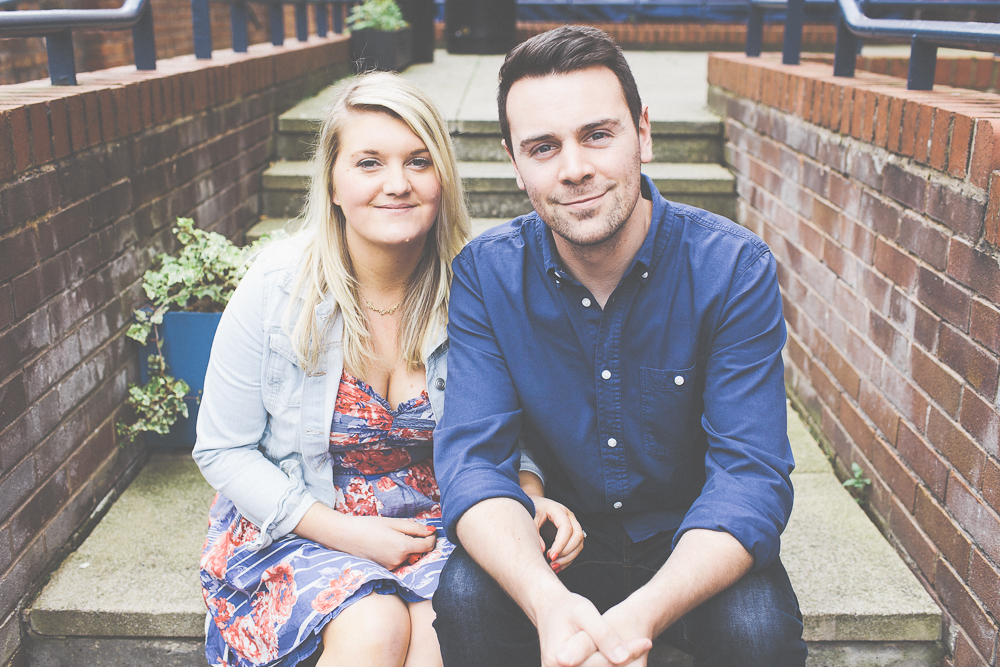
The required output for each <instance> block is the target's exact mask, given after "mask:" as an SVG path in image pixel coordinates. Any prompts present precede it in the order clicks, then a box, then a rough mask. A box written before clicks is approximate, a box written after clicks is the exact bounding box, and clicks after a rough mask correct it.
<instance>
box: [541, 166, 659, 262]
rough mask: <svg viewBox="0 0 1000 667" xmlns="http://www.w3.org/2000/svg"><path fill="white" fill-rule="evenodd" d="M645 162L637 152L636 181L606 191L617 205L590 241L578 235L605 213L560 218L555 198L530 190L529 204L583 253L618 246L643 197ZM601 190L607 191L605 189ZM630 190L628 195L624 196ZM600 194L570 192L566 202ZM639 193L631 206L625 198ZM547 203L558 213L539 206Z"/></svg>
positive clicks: (592, 191)
mask: <svg viewBox="0 0 1000 667" xmlns="http://www.w3.org/2000/svg"><path fill="white" fill-rule="evenodd" d="M641 165H642V162H641V160H640V159H639V153H638V152H636V154H635V159H634V161H633V167H634V171H633V172H632V173H634V174H635V178H634V179H630V180H628V181H626V182H625V183H624V184H619V183H614V184H613V186H612V187H611V188H610V189H609V190H607V191H606V195H605V196H607V195H611V196H612V197H613V199H614V204H613V205H612V206H611V208H610V209H609V210H608V211H607V212H606V213H603V217H604V218H605V220H604V223H605V224H603V225H602V226H601V227H599V228H598V230H597V231H596V233H592V234H591V235H590V236H589V237H585V238H581V237H580V236H579V235H578V234H576V233H575V232H576V231H578V228H579V226H580V223H583V222H586V221H588V220H591V219H593V218H594V217H596V216H598V215H601V214H602V209H597V210H594V211H586V212H584V213H583V214H582V215H578V216H573V215H560V214H559V213H558V212H557V211H558V208H559V203H558V200H556V199H555V198H554V197H553V196H551V195H549V196H544V197H541V196H540V193H538V192H536V191H533V190H531V189H530V188H526V192H527V195H528V200H529V201H531V205H532V206H533V207H534V209H535V211H536V212H538V215H539V217H540V218H542V221H543V222H544V223H545V224H546V225H547V226H548V227H549V229H551V230H552V233H553V234H556V235H558V236H559V237H560V238H562V239H563V240H565V241H566V243H568V244H570V245H571V246H574V247H577V248H580V249H581V250H586V249H591V248H594V247H595V246H599V245H602V244H605V243H612V244H613V243H615V242H616V240H617V237H618V236H619V233H620V232H621V230H622V229H623V228H624V227H625V223H626V222H627V221H628V219H629V218H630V217H631V215H632V212H633V211H634V210H635V207H636V205H637V204H638V202H639V199H640V197H641V189H640V186H639V179H640V178H641V177H640V175H639V174H640V169H641ZM601 187H605V186H604V185H602V186H601ZM623 190H626V191H627V192H623ZM597 192H600V189H597V190H587V191H579V193H578V194H577V193H574V192H573V191H569V194H567V195H565V197H566V198H568V199H570V200H572V199H573V198H575V197H578V196H587V195H593V194H596V193H597ZM632 192H635V199H634V200H633V201H632V202H631V203H629V202H626V201H625V197H626V196H628V195H629V194H631V193H632ZM541 203H544V204H545V205H547V206H551V207H555V210H553V209H551V208H546V207H540V206H539V204H541Z"/></svg>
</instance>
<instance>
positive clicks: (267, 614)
mask: <svg viewBox="0 0 1000 667" xmlns="http://www.w3.org/2000/svg"><path fill="white" fill-rule="evenodd" d="M260 582H261V583H262V584H264V586H265V587H266V588H267V590H264V591H258V592H257V594H256V595H254V600H253V613H254V615H255V616H256V617H257V624H258V625H280V624H283V623H284V622H285V621H287V620H288V617H289V616H290V615H291V613H292V607H293V606H295V601H296V600H297V599H298V595H297V594H296V590H295V572H294V571H293V570H292V566H291V565H288V564H287V563H278V564H277V565H274V566H272V567H269V568H267V569H266V570H264V574H263V575H261V578H260Z"/></svg>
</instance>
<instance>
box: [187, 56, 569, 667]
mask: <svg viewBox="0 0 1000 667" xmlns="http://www.w3.org/2000/svg"><path fill="white" fill-rule="evenodd" d="M313 162H314V172H313V179H312V185H311V188H310V191H309V200H308V205H307V207H306V210H305V212H304V222H303V229H302V231H301V232H300V233H298V234H297V235H296V236H295V237H293V238H292V239H290V240H288V241H284V242H280V243H277V244H274V245H272V246H271V247H269V249H268V250H266V251H265V252H264V253H263V254H262V256H261V257H259V258H258V259H257V261H256V262H255V263H254V265H253V266H252V267H251V269H250V271H249V272H248V273H247V275H246V277H245V278H244V279H243V282H242V283H241V284H240V287H239V289H238V290H237V291H236V294H235V295H234V296H233V298H232V301H231V302H230V304H229V307H228V308H227V309H226V312H225V314H224V316H223V318H222V323H221V324H220V326H219V330H218V333H217V334H216V337H215V343H214V345H213V348H212V357H211V362H210V364H209V370H208V375H207V377H206V380H205V392H204V398H203V401H202V404H201V410H200V416H199V420H198V442H197V445H196V446H195V450H194V457H195V459H196V461H197V462H198V465H199V466H200V467H201V470H202V472H203V474H204V475H205V478H206V479H207V480H208V481H209V483H210V484H212V486H213V487H215V489H216V490H217V491H218V492H219V493H218V495H217V496H216V500H215V503H214V504H213V507H212V510H211V514H210V529H209V533H208V538H207V540H206V543H205V548H204V552H203V555H202V561H201V582H202V589H203V594H204V597H205V601H206V604H207V606H208V609H209V615H210V619H209V622H208V623H207V638H206V655H207V657H208V661H209V664H211V665H220V666H221V665H225V666H227V667H233V666H235V665H261V664H268V665H282V666H286V665H295V664H297V663H298V662H300V661H302V660H304V659H306V658H308V657H310V656H312V655H313V654H315V653H316V652H317V651H321V653H320V654H319V658H318V660H319V662H318V663H317V664H319V665H331V666H332V665H366V666H368V665H372V666H382V665H385V666H393V667H399V666H402V665H406V666H407V667H410V666H412V667H417V666H425V665H435V666H436V665H440V664H441V657H440V650H439V648H438V644H437V637H436V635H435V633H434V630H433V627H432V625H431V623H432V621H433V610H432V609H431V603H430V598H431V596H432V595H433V593H434V590H435V588H436V587H437V582H438V575H439V574H440V572H441V569H442V567H443V565H444V562H445V560H446V559H447V557H448V554H449V553H451V551H452V549H453V545H452V544H451V543H450V542H449V541H448V540H447V539H446V538H445V537H444V534H443V530H442V528H441V519H440V517H441V509H440V498H439V495H438V489H437V483H436V481H435V479H434V468H433V464H432V461H431V452H432V442H433V440H432V437H433V429H434V426H435V422H436V419H438V418H439V417H440V415H441V414H442V411H443V399H444V388H445V384H446V368H447V366H446V359H447V340H446V325H447V312H448V311H447V308H448V288H449V284H450V281H451V261H452V259H454V257H455V255H456V254H457V253H458V252H459V250H460V249H461V248H462V246H463V245H464V244H465V242H466V240H467V238H468V232H469V218H468V213H467V211H466V209H465V203H464V199H463V195H462V189H461V182H460V180H459V177H458V174H457V172H456V161H455V157H454V153H453V149H452V146H451V140H450V138H449V136H448V132H447V129H446V126H445V123H444V121H443V120H442V118H441V116H440V114H439V113H438V111H437V110H436V109H435V108H434V106H433V105H432V104H431V102H430V101H429V100H428V99H427V97H426V96H425V95H424V94H423V93H422V92H421V91H420V90H419V89H417V88H416V87H414V86H413V85H412V84H409V83H407V82H406V81H405V80H403V79H401V78H399V77H396V76H394V75H390V74H369V75H365V76H361V77H357V78H355V79H351V80H349V81H348V82H347V83H346V84H344V85H343V86H342V87H341V89H340V91H339V94H338V95H337V96H336V99H335V100H334V102H333V103H332V105H331V107H330V109H329V111H328V113H327V116H326V119H325V121H324V123H323V126H322V128H321V131H320V139H319V146H318V149H317V153H316V157H315V158H314V161H313ZM532 470H533V471H535V472H537V469H536V468H533V467H532V464H531V462H530V458H527V457H522V465H521V472H520V475H521V478H522V479H523V480H524V488H525V490H526V491H529V493H531V494H532V495H533V496H534V497H535V498H536V500H537V507H538V521H539V524H540V525H541V524H542V523H543V522H545V521H546V520H548V521H551V522H552V523H553V524H554V525H555V526H556V527H557V528H559V532H558V534H557V537H556V541H555V543H554V544H553V545H552V546H551V547H550V550H549V552H548V553H549V554H551V556H552V558H551V560H552V562H553V567H554V568H555V569H558V568H559V567H564V566H565V565H566V564H568V563H569V562H570V561H571V560H572V559H573V558H574V557H575V556H576V554H577V553H578V552H579V550H580V548H581V547H582V529H581V528H580V526H579V524H578V523H577V522H576V519H575V518H574V517H573V516H572V514H570V513H569V512H568V510H566V509H565V508H563V507H562V506H561V505H558V504H557V503H554V502H552V501H546V500H545V499H544V498H541V497H540V495H541V486H540V483H539V478H538V477H536V476H535V475H534V474H532V472H529V471H532Z"/></svg>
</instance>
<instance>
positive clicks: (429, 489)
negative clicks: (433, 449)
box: [403, 459, 441, 502]
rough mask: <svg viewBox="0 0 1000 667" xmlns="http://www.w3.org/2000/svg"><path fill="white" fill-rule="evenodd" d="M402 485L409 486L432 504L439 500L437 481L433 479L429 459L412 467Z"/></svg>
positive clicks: (431, 464)
mask: <svg viewBox="0 0 1000 667" xmlns="http://www.w3.org/2000/svg"><path fill="white" fill-rule="evenodd" d="M403 483H404V484H406V485H407V486H411V487H413V488H414V489H416V490H417V491H419V492H420V493H422V494H424V495H425V496H427V497H428V498H430V499H431V500H433V501H434V502H438V501H440V500H441V492H440V491H439V490H438V485H437V479H435V477H434V464H433V463H432V462H431V460H430V459H427V460H425V461H421V462H420V463H417V464H415V465H413V466H412V467H411V468H410V470H409V473H408V474H407V475H406V479H404V480H403Z"/></svg>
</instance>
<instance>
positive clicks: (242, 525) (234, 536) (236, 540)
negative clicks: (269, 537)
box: [229, 516, 260, 547]
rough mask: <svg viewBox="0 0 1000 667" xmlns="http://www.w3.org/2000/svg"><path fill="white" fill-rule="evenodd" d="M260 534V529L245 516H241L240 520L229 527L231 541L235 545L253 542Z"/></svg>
mask: <svg viewBox="0 0 1000 667" xmlns="http://www.w3.org/2000/svg"><path fill="white" fill-rule="evenodd" d="M259 536H260V529H259V528H257V526H255V525H253V523H251V522H250V520H249V519H247V518H246V517H245V516H241V517H240V522H239V523H238V524H236V525H235V526H233V527H232V528H230V529H229V541H230V543H232V545H233V546H236V547H238V546H242V545H244V544H246V543H247V542H253V541H254V540H256V539H257V538H258V537H259Z"/></svg>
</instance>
